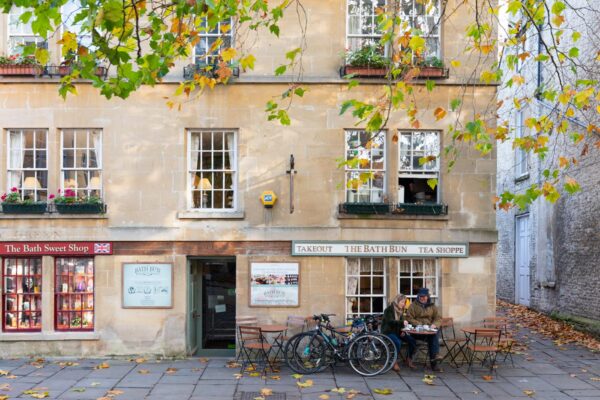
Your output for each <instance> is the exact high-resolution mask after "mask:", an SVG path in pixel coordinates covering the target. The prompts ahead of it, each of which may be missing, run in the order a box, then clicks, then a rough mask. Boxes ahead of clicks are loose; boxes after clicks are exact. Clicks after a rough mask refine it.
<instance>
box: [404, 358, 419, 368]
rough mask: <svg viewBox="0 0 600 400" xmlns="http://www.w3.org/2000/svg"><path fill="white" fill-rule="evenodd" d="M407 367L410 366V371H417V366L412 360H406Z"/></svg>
mask: <svg viewBox="0 0 600 400" xmlns="http://www.w3.org/2000/svg"><path fill="white" fill-rule="evenodd" d="M406 365H408V368H410V369H415V368H417V366H416V365H415V364H414V363H413V361H412V359H411V358H407V359H406Z"/></svg>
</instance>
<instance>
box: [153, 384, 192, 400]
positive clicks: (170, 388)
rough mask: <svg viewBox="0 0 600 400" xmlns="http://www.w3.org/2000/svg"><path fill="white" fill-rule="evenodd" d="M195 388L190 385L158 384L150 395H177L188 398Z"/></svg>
mask: <svg viewBox="0 0 600 400" xmlns="http://www.w3.org/2000/svg"><path fill="white" fill-rule="evenodd" d="M194 389H195V386H194V385H191V384H167V383H159V384H157V385H155V386H154V388H153V389H152V391H151V392H150V394H151V395H153V396H154V395H171V394H178V395H180V396H181V397H190V396H191V395H192V392H193V391H194Z"/></svg>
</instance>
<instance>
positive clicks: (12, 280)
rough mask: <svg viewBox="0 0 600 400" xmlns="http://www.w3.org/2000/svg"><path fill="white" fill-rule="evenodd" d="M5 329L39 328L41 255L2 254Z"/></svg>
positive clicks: (29, 329) (35, 329) (25, 329)
mask: <svg viewBox="0 0 600 400" xmlns="http://www.w3.org/2000/svg"><path fill="white" fill-rule="evenodd" d="M2 277H3V279H2V281H3V283H4V284H3V288H2V290H3V296H2V298H3V304H2V310H3V311H2V312H3V320H4V330H5V331H15V332H16V331H40V330H41V328H42V314H41V313H42V268H41V259H37V258H35V259H34V258H26V259H23V258H20V259H11V258H5V259H4V264H3V268H2Z"/></svg>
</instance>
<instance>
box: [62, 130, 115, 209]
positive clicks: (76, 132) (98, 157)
mask: <svg viewBox="0 0 600 400" xmlns="http://www.w3.org/2000/svg"><path fill="white" fill-rule="evenodd" d="M67 131H72V132H73V133H74V135H75V136H74V139H73V145H74V146H75V147H72V148H71V147H67V148H65V147H64V144H65V142H64V134H65V132H67ZM94 131H96V132H98V133H99V134H100V149H96V148H94V147H91V146H90V139H91V134H92V132H94ZM82 133H85V135H86V147H77V136H78V135H80V134H82ZM102 147H103V132H102V129H96V128H62V129H61V130H60V189H61V193H64V191H65V189H73V190H75V192H76V193H78V192H79V191H84V192H85V195H86V197H90V194H91V192H92V191H98V192H99V193H100V196H98V197H100V198H101V199H103V198H104V187H103V183H104V180H103V179H102V175H103V174H102V172H103V171H102ZM65 150H73V164H74V165H73V167H65V165H64V152H65ZM77 150H85V151H86V154H87V156H86V158H87V162H88V166H87V167H77V159H76V157H75V156H76V154H77ZM91 150H94V151H95V152H96V164H97V167H90V166H89V160H90V156H89V154H90V151H91ZM78 171H82V172H85V173H86V174H87V173H89V172H91V171H98V172H99V176H100V185H99V186H98V187H90V183H91V179H88V182H87V184H88V185H87V187H85V188H80V187H77V186H76V187H74V188H73V187H68V188H66V187H65V172H75V173H77V172H78ZM88 176H89V175H88ZM75 181H76V182H77V180H75ZM78 197H79V196H78Z"/></svg>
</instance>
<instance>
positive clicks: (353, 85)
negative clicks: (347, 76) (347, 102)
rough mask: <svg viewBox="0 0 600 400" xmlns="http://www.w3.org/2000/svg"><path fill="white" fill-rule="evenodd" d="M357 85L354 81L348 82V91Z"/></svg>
mask: <svg viewBox="0 0 600 400" xmlns="http://www.w3.org/2000/svg"><path fill="white" fill-rule="evenodd" d="M358 85H359V82H358V81H357V80H356V79H352V80H351V81H350V82H348V90H350V89H352V88H353V87H356V86H358Z"/></svg>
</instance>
